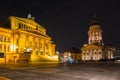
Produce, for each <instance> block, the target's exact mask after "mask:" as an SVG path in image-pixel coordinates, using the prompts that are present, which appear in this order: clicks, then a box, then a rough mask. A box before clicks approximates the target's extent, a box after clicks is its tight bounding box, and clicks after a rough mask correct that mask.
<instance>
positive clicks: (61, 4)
mask: <svg viewBox="0 0 120 80" xmlns="http://www.w3.org/2000/svg"><path fill="white" fill-rule="evenodd" d="M0 3H1V4H0V22H1V23H2V22H4V21H5V20H6V19H7V17H9V16H11V15H14V16H18V17H27V14H28V13H31V15H32V16H33V17H35V20H36V22H38V23H39V24H40V25H42V26H43V27H45V28H46V29H47V34H48V35H49V36H51V37H52V40H53V41H54V43H55V44H56V49H57V50H62V51H64V50H66V49H69V48H71V47H77V48H78V49H80V48H81V47H82V46H83V44H84V43H87V39H88V35H87V31H88V29H89V24H90V21H91V20H92V19H93V16H94V15H96V18H97V19H98V21H99V22H100V24H101V29H102V30H103V41H104V43H105V44H108V43H112V44H113V46H114V47H120V32H119V31H120V3H119V0H111V1H109V0H3V1H2V0H1V2H0Z"/></svg>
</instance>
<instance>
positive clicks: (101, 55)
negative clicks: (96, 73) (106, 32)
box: [81, 18, 113, 61]
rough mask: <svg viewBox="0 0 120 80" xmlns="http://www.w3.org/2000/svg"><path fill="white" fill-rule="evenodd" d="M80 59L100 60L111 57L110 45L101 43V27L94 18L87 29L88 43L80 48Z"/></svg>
mask: <svg viewBox="0 0 120 80" xmlns="http://www.w3.org/2000/svg"><path fill="white" fill-rule="evenodd" d="M81 51H82V60H84V61H86V60H100V59H111V58H113V48H112V46H109V45H108V46H105V45H104V43H103V37H102V29H101V26H100V24H99V22H98V21H97V20H96V18H94V19H93V20H92V21H91V23H90V27H89V31H88V44H84V46H83V47H82V48H81Z"/></svg>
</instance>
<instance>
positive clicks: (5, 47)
mask: <svg viewBox="0 0 120 80" xmlns="http://www.w3.org/2000/svg"><path fill="white" fill-rule="evenodd" d="M4 51H5V52H6V44H4Z"/></svg>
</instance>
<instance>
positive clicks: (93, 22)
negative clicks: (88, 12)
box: [90, 17, 100, 26]
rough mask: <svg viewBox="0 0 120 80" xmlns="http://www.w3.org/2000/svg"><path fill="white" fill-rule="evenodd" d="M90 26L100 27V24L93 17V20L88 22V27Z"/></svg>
mask: <svg viewBox="0 0 120 80" xmlns="http://www.w3.org/2000/svg"><path fill="white" fill-rule="evenodd" d="M92 25H100V23H99V22H98V20H97V19H96V18H95V17H94V18H93V20H92V21H91V22H90V26H92Z"/></svg>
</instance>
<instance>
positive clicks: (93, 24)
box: [88, 18, 102, 34]
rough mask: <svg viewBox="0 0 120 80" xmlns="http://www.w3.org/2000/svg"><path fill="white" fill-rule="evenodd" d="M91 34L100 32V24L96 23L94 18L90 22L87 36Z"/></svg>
mask: <svg viewBox="0 0 120 80" xmlns="http://www.w3.org/2000/svg"><path fill="white" fill-rule="evenodd" d="M91 32H102V30H101V27H100V23H99V22H98V21H97V19H96V18H93V20H92V21H91V22H90V28H89V31H88V34H89V33H91Z"/></svg>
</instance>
